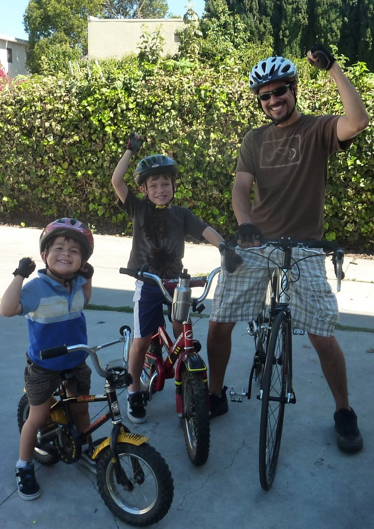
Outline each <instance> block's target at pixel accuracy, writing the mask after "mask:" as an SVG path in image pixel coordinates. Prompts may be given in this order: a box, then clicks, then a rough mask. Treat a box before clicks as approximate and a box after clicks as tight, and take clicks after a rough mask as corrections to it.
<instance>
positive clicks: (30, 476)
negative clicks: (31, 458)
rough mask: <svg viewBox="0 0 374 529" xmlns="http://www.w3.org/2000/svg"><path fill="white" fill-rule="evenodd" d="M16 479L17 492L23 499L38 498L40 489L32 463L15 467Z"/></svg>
mask: <svg viewBox="0 0 374 529" xmlns="http://www.w3.org/2000/svg"><path fill="white" fill-rule="evenodd" d="M16 480H17V487H18V494H19V495H20V496H21V498H22V499H23V500H36V498H39V496H40V495H41V490H40V487H39V484H38V482H37V481H36V479H35V470H34V465H33V464H32V463H28V464H27V465H26V466H25V467H22V468H17V467H16Z"/></svg>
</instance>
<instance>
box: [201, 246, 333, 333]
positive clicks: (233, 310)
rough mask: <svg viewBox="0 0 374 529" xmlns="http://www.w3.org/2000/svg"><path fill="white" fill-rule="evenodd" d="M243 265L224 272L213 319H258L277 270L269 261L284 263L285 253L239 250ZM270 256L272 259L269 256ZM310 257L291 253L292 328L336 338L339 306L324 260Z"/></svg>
mask: <svg viewBox="0 0 374 529" xmlns="http://www.w3.org/2000/svg"><path fill="white" fill-rule="evenodd" d="M236 252H237V253H238V254H239V255H240V256H241V257H242V259H243V263H242V264H241V266H240V267H239V268H238V269H237V270H236V271H235V272H234V273H233V274H230V273H228V272H226V271H225V270H221V272H220V275H219V279H218V283H217V287H216V291H215V293H214V299H213V304H212V312H211V316H210V319H211V320H212V321H216V322H222V323H231V322H237V321H251V320H253V319H255V318H256V317H257V314H258V312H259V310H260V309H261V305H262V303H263V301H264V298H265V293H266V290H267V286H268V283H269V277H270V274H271V271H272V270H274V268H275V266H274V264H272V263H271V262H269V261H268V259H267V257H268V256H270V257H271V259H272V260H273V261H275V262H277V263H279V264H280V263H281V259H282V255H283V252H282V251H281V250H278V249H276V250H274V249H273V248H265V249H264V250H259V251H257V252H248V251H247V252H246V251H243V250H240V248H237V249H236ZM270 254H271V255H270ZM307 255H311V254H309V253H306V252H305V251H303V250H302V249H300V248H294V249H293V251H292V260H293V263H295V262H296V263H295V264H294V265H293V267H292V275H291V284H290V289H289V291H288V295H289V298H290V299H289V303H290V308H291V314H292V326H293V328H296V329H302V330H305V331H307V332H310V333H312V334H316V335H317V336H333V335H334V330H335V325H336V323H337V322H338V319H339V311H338V304H337V301H336V297H335V295H334V293H333V292H332V290H331V287H330V285H329V283H328V282H327V278H326V268H325V256H324V254H323V253H320V254H319V255H318V256H316V257H311V258H307V259H304V260H302V261H299V262H297V261H298V260H299V259H302V258H304V257H306V256H307Z"/></svg>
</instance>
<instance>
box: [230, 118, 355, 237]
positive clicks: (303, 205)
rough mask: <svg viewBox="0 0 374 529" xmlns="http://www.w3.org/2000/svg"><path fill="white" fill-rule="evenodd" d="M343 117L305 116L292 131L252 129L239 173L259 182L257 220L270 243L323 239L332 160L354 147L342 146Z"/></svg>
mask: <svg viewBox="0 0 374 529" xmlns="http://www.w3.org/2000/svg"><path fill="white" fill-rule="evenodd" d="M338 119H339V116H310V115H308V116H305V115H303V114H302V115H301V116H300V118H299V119H298V120H297V121H296V122H295V123H293V124H292V125H289V126H287V127H277V126H275V125H273V124H271V125H267V126H264V127H260V128H258V129H254V130H251V131H249V132H248V133H247V134H246V135H245V137H244V140H243V142H242V145H241V148H240V155H239V160H238V163H237V166H236V172H242V171H243V172H246V173H250V174H252V175H253V176H254V178H255V198H254V201H253V204H252V210H251V221H252V223H253V224H254V225H255V226H257V227H258V228H259V230H260V231H261V232H262V234H263V235H264V237H265V238H266V239H279V238H280V237H291V238H293V239H296V240H319V239H321V238H322V236H323V221H324V204H325V190H326V179H327V162H328V159H329V157H330V156H331V155H332V154H333V153H335V152H337V151H339V150H341V149H346V148H348V147H349V145H350V144H351V140H349V141H348V142H341V143H340V142H339V140H338V138H337V134H336V125H337V121H338Z"/></svg>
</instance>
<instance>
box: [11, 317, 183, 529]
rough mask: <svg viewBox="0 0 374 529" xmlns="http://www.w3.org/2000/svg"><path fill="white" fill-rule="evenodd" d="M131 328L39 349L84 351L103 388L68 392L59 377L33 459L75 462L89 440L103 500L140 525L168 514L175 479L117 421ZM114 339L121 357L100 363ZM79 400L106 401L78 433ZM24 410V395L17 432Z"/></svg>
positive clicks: (50, 353) (53, 353) (44, 354)
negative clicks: (92, 341)
mask: <svg viewBox="0 0 374 529" xmlns="http://www.w3.org/2000/svg"><path fill="white" fill-rule="evenodd" d="M130 332H131V330H130V327H128V326H127V325H124V326H123V327H121V329H120V334H121V337H120V338H119V339H117V340H114V341H112V342H108V343H105V344H102V345H97V346H95V347H88V346H87V345H82V344H78V345H74V346H69V347H67V346H61V347H54V348H52V349H46V350H44V351H41V358H53V357H57V356H62V355H64V354H74V352H76V351H82V350H83V351H86V352H87V353H88V354H89V356H90V357H91V360H92V363H93V365H94V367H95V369H96V371H97V373H98V374H99V375H100V376H101V377H103V378H104V379H105V389H104V391H105V393H104V394H103V395H84V396H76V397H69V396H68V395H67V393H66V388H65V383H64V382H62V383H61V385H60V387H59V388H58V390H57V391H56V392H55V393H54V395H53V398H52V400H51V413H50V422H49V423H48V424H47V425H46V426H45V427H44V428H42V429H40V430H39V432H38V435H37V446H36V447H35V450H34V459H36V461H38V462H39V463H41V464H43V465H53V464H55V463H58V462H59V461H62V462H64V463H67V464H72V463H76V462H77V461H78V460H79V459H80V457H81V454H82V444H83V443H85V442H87V439H88V440H89V441H90V445H91V446H90V449H89V455H90V457H91V459H92V461H94V462H96V478H97V485H98V488H99V491H100V495H101V497H102V499H103V500H104V502H105V504H106V505H107V507H108V508H109V509H110V510H111V511H112V513H113V514H115V515H116V516H117V517H118V518H120V519H121V520H123V521H124V522H126V523H128V524H131V525H136V526H144V525H150V524H154V523H156V522H158V521H160V520H161V519H162V518H163V517H164V516H165V515H166V514H167V512H168V511H169V509H170V506H171V503H172V501H173V495H174V484H173V478H172V476H171V472H170V470H169V467H168V465H167V463H166V462H165V460H164V459H163V457H162V456H161V455H160V454H159V452H157V451H156V450H155V449H154V448H153V447H151V446H150V445H149V444H148V443H147V441H148V438H147V437H143V436H142V435H139V434H135V433H131V432H130V430H129V429H128V428H127V426H126V425H125V424H124V423H123V421H122V416H121V410H120V407H119V402H118V397H117V389H125V388H126V387H127V386H129V385H130V384H131V383H132V378H131V376H130V375H129V373H128V371H127V364H126V362H125V360H124V359H125V358H127V355H128V348H129V344H130V342H131V339H130ZM117 343H123V344H124V347H123V358H121V359H119V360H113V361H112V362H110V363H109V364H108V365H107V366H106V367H105V368H103V367H102V366H101V364H100V361H99V357H98V355H97V351H99V350H100V349H103V348H105V347H109V346H111V345H114V344H117ZM61 376H62V378H63V379H65V380H67V379H69V378H71V372H69V370H67V371H64V372H62V373H61ZM82 402H88V403H90V402H105V403H106V404H107V411H106V412H105V413H104V415H102V416H101V417H99V418H98V419H96V420H95V421H94V422H93V423H92V424H91V425H90V426H89V427H88V428H86V430H85V431H84V432H82V433H78V431H77V429H76V427H75V424H74V419H73V414H72V411H71V407H72V406H74V403H82ZM29 411H30V405H29V401H28V398H27V395H26V394H24V395H23V397H22V398H21V400H20V401H19V404H18V410H17V419H18V427H19V430H20V431H21V429H22V427H23V424H24V422H25V421H26V419H27V417H28V414H29ZM108 421H111V422H112V425H113V427H112V431H111V434H110V436H109V437H103V438H100V439H97V440H96V441H92V440H91V435H92V434H93V432H95V431H96V430H97V429H98V428H100V427H101V426H102V425H103V424H105V423H106V422H108ZM93 467H94V468H95V464H93ZM94 472H95V470H94Z"/></svg>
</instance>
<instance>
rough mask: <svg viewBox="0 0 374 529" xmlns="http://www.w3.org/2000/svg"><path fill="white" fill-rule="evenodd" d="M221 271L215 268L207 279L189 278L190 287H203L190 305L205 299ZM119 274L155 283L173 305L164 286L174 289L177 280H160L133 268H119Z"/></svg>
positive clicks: (153, 275) (156, 276)
mask: <svg viewBox="0 0 374 529" xmlns="http://www.w3.org/2000/svg"><path fill="white" fill-rule="evenodd" d="M220 270H221V268H220V267H218V268H215V269H214V270H212V272H210V274H209V275H208V277H199V278H191V279H190V287H205V288H204V292H203V293H202V295H201V296H200V297H199V298H197V299H191V305H193V304H195V306H196V305H198V304H199V303H201V302H202V301H204V299H205V298H206V297H207V295H208V293H209V290H210V287H211V286H212V281H213V278H214V276H215V275H216V274H218V272H219V271H220ZM119 273H120V274H126V275H128V276H131V277H134V278H135V279H140V280H142V279H150V280H151V281H153V282H154V283H157V285H158V286H159V287H160V289H161V291H162V293H163V294H164V297H165V299H166V300H167V301H168V302H169V303H173V298H172V297H171V296H170V294H169V292H168V290H167V288H166V286H165V285H170V287H171V288H170V290H172V289H174V288H175V287H176V286H177V284H178V281H179V280H178V279H161V277H159V276H158V275H156V274H151V273H149V272H145V271H144V270H143V269H140V270H135V269H133V268H120V269H119Z"/></svg>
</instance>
